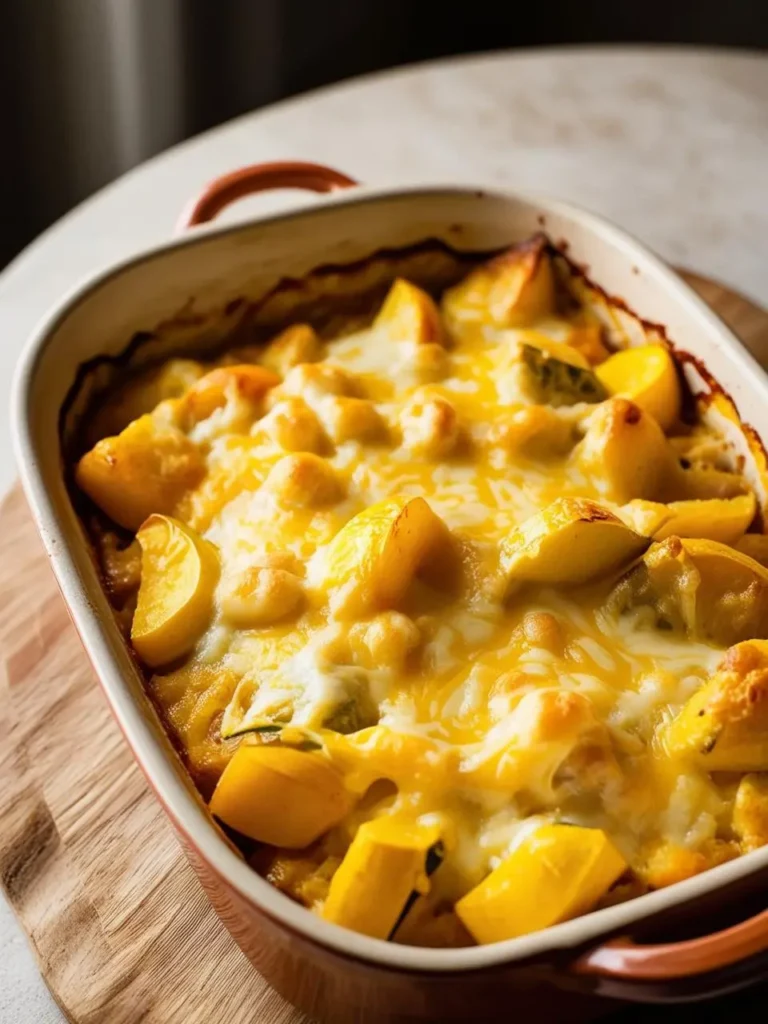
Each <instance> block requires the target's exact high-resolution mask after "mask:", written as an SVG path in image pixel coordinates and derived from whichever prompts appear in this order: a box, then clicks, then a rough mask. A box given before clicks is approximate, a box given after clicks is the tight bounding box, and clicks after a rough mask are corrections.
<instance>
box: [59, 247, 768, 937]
mask: <svg viewBox="0 0 768 1024" xmlns="http://www.w3.org/2000/svg"><path fill="white" fill-rule="evenodd" d="M596 297H597V298H599V292H598V291H597V290H596V289H594V288H593V286H591V285H590V284H589V282H588V281H587V280H586V278H584V277H583V276H582V275H581V274H580V273H578V272H576V270H575V268H573V267H571V266H570V264H568V262H567V260H565V258H564V257H563V256H562V255H561V254H560V253H558V251H557V250H556V249H555V248H554V247H553V246H552V244H551V243H550V242H549V241H548V240H547V239H546V238H545V237H544V236H543V235H538V236H535V237H534V238H532V239H530V240H529V241H527V242H526V243H524V244H521V245H517V246H515V247H513V248H512V249H510V250H508V251H506V252H504V253H501V254H499V255H497V256H495V257H494V258H493V259H491V260H489V261H487V262H483V263H479V264H478V265H477V266H475V267H474V268H473V269H471V270H470V271H469V273H468V274H466V275H465V276H464V277H463V278H462V279H461V280H459V281H458V282H456V283H453V284H451V286H450V287H448V288H446V289H444V290H443V291H442V292H440V293H435V294H434V295H433V294H430V293H429V292H428V291H427V290H424V289H422V288H421V287H419V285H417V284H416V283H414V282H412V281H410V280H407V279H405V278H398V279H396V280H395V281H394V283H392V285H391V288H390V289H389V291H388V293H387V295H386V297H385V298H384V301H383V303H381V304H380V306H379V308H378V309H377V310H376V311H375V315H374V316H373V319H372V320H371V319H370V317H369V318H368V320H367V321H365V322H357V323H353V324H352V323H351V324H348V325H347V326H346V327H345V328H344V329H342V330H338V329H337V330H334V331H331V332H325V333H322V332H321V333H318V331H317V330H316V329H315V327H314V326H312V325H311V324H310V323H301V322H295V323H291V324H288V325H287V326H285V328H284V329H283V330H281V331H280V332H279V333H278V334H277V335H276V336H275V337H273V338H272V339H271V340H270V341H269V342H268V343H266V344H258V345H256V344H252V345H241V346H239V347H235V348H233V347H229V348H228V349H226V350H225V351H224V354H223V355H222V354H219V355H218V356H217V357H216V358H215V359H211V360H200V359H180V358H179V359H172V360H167V361H165V362H164V363H162V364H161V365H158V366H156V367H154V368H151V369H149V370H145V371H144V372H142V373H141V374H139V375H137V376H135V377H133V378H132V379H130V380H128V381H127V382H126V383H125V384H124V386H123V387H122V388H121V389H120V391H119V392H118V393H116V394H114V395H113V396H112V397H111V398H110V399H109V400H108V401H106V402H104V403H103V404H102V406H101V408H100V409H99V410H97V411H96V413H95V414H94V417H93V419H92V422H91V423H90V424H89V428H88V429H89V435H90V438H91V442H90V443H89V448H88V450H87V451H86V452H85V454H83V455H82V457H81V458H80V459H79V461H78V463H77V466H76V470H75V481H76V486H77V487H78V488H79V489H80V491H81V492H82V493H83V494H84V495H85V496H87V498H88V500H89V502H90V503H91V505H90V506H88V507H85V508H84V517H85V519H86V521H87V524H88V528H89V531H90V534H91V537H92V539H93V542H94V548H95V551H96V554H97V557H98V560H99V564H100V568H101V571H102V575H103V578H104V581H105V585H106V587H107V590H108V593H109V596H110V600H111V603H112V605H113V607H114V609H115V613H116V615H117V617H118V620H119V622H120V623H121V625H122V626H123V628H124V630H125V633H126V635H127V636H129V637H130V641H131V645H132V648H133V650H134V652H135V654H136V656H137V658H138V660H139V662H140V663H141V665H142V666H143V668H144V669H145V679H146V688H147V692H148V694H149V696H150V698H151V700H152V701H153V703H154V705H155V706H156V708H157V709H158V711H159V713H160V715H161V717H162V719H163V721H164V723H165V725H166V727H167V729H168V730H169V732H170V734H171V736H172V738H173V739H174V741H175V744H176V746H177V749H178V750H179V753H180V754H181V756H182V757H183V759H184V761H185V763H186V765H187V767H188V768H189V771H190V773H191V775H192V777H193V779H194V780H195V782H196V784H197V786H198V788H199V790H200V792H201V794H202V796H203V797H204V799H205V800H206V801H207V802H208V803H209V807H210V810H211V813H212V814H213V816H214V818H215V819H216V820H217V821H218V822H219V823H220V825H221V826H222V827H223V828H224V829H225V830H226V832H227V834H228V835H229V837H230V838H231V839H232V840H233V842H235V843H236V844H237V846H238V847H239V849H240V850H241V852H242V853H243V856H245V857H246V858H247V859H248V860H249V862H250V863H251V864H252V865H253V866H254V868H255V869H256V870H258V871H259V872H260V873H261V874H263V875H264V876H265V877H266V878H267V879H269V880H270V881H271V882H272V883H273V884H274V885H275V886H277V887H278V888H279V889H281V890H283V891H284V892H285V893H287V894H288V895H289V896H290V897H292V898H293V899H295V900H297V901H299V902H300V903H303V904H304V905H306V906H307V907H309V908H310V909H312V910H313V911H314V912H316V913H317V914H319V915H320V916H322V917H323V918H325V919H326V920H329V921H332V922H335V923H337V924H340V925H343V926H346V927H348V928H351V929H353V930H356V931H358V932H362V933H365V934H367V935H371V936H374V937H378V938H382V939H390V940H393V941H397V942H403V943H409V944H414V945H427V946H462V945H470V944H472V943H490V942H496V941H500V940H503V939H507V938H512V937H515V936H518V935H523V934H526V933H529V932H533V931H537V930H540V929H543V928H546V927H548V926H550V925H552V924H555V923H558V922H560V921H564V920H567V919H569V918H572V917H575V916H577V915H579V914H583V913H585V912H588V911H590V910H592V909H595V908H597V907H599V906H606V905H608V904H610V903H616V902H619V901H622V900H626V899H629V898H631V897H633V896H635V895H638V894H640V893H642V892H645V891H648V890H649V889H654V888H659V887H662V886H666V885H669V884H671V883H673V882H675V881H678V880H681V879H684V878H687V877H690V876H691V875H694V874H697V873H699V872H701V871H703V870H705V869H707V868H708V867H710V866H713V865H715V864H719V863H722V862H724V861H726V860H729V859H731V858H734V857H736V856H738V855H740V854H741V853H743V852H746V851H749V850H751V849H753V848H755V847H757V846H760V845H762V844H764V843H766V842H768V775H763V774H762V772H763V770H766V771H768V741H766V739H765V738H764V737H765V736H766V735H768V734H767V733H766V730H767V729H768V568H766V566H768V537H766V536H764V535H763V533H762V507H761V506H762V502H763V497H764V496H763V494H762V492H761V483H760V480H759V478H758V477H756V476H755V474H754V473H749V472H747V467H746V466H745V464H744V460H743V457H742V456H737V455H736V454H735V450H734V446H733V443H732V439H731V438H730V436H729V431H728V429H727V425H728V424H729V423H735V422H737V421H736V415H735V411H734V409H733V407H732V405H731V404H730V402H729V400H728V398H727V396H725V395H723V394H722V393H719V394H715V395H714V396H713V397H712V398H711V401H712V402H715V403H718V404H719V405H720V409H719V414H720V420H721V421H722V423H723V424H724V426H723V429H722V430H718V429H714V428H713V426H712V424H711V422H710V420H709V419H708V420H707V422H706V423H705V422H704V419H703V418H702V416H701V415H700V412H701V408H700V404H697V402H696V401H695V396H692V395H690V394H688V393H687V392H686V389H685V388H684V386H683V384H682V375H681V373H680V367H679V361H678V358H677V356H676V354H675V352H674V349H673V348H672V346H671V345H670V344H669V342H668V341H667V339H666V337H665V336H664V332H663V331H661V330H660V329H658V328H655V327H654V326H653V325H648V324H642V323H641V322H640V321H637V323H638V324H641V328H640V329H641V331H642V334H643V336H642V338H640V339H639V341H638V338H637V337H634V338H630V337H628V327H627V324H628V320H627V319H625V318H622V317H621V316H618V315H616V307H615V305H613V304H611V303H610V302H609V301H608V300H605V301H597V300H596ZM630 343H631V344H630ZM757 454H758V455H760V453H759V452H758V453H757Z"/></svg>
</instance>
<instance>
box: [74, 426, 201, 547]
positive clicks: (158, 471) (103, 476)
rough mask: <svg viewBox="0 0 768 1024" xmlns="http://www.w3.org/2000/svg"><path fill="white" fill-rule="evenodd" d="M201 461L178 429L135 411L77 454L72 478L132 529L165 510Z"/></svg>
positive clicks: (192, 480) (197, 476) (196, 474)
mask: <svg viewBox="0 0 768 1024" xmlns="http://www.w3.org/2000/svg"><path fill="white" fill-rule="evenodd" d="M204 474H205V462H204V460H203V457H202V455H201V454H200V452H199V450H198V448H197V445H195V444H193V443H192V441H190V440H189V438H188V437H186V436H185V435H184V434H183V433H182V432H181V431H180V430H176V429H175V428H173V427H160V426H159V425H158V424H156V423H155V421H154V419H153V418H152V416H151V415H149V414H147V415H146V416H140V417H139V418H138V419H137V420H134V421H133V423H131V424H129V425H128V426H127V427H126V428H125V430H123V431H122V433H120V434H118V435H117V436H116V437H105V438H104V439H103V440H101V441H99V442H97V444H96V445H95V446H94V447H93V448H92V449H91V451H89V452H88V453H87V454H86V455H84V456H83V457H82V459H80V462H79V463H78V465H77V470H76V471H75V479H76V480H77V484H78V486H79V487H81V488H82V489H83V490H84V491H85V493H86V494H87V495H88V497H89V498H91V499H92V500H93V501H94V502H95V503H96V504H97V505H98V506H99V508H100V509H102V510H103V511H104V512H106V513H107V515H108V516H109V517H110V518H111V519H114V521H115V522H116V523H119V524H120V525H121V526H125V527H126V528H127V529H129V530H138V528H139V527H140V526H141V524H142V523H143V522H144V520H145V519H146V518H147V516H150V515H152V513H153V512H160V513H164V514H166V515H167V514H170V513H171V512H173V510H174V509H175V508H176V505H177V504H178V503H179V501H180V500H181V498H182V497H183V495H184V494H185V493H186V492H187V491H188V490H191V489H192V488H193V487H195V486H197V484H198V483H199V482H200V481H201V480H202V478H203V476H204Z"/></svg>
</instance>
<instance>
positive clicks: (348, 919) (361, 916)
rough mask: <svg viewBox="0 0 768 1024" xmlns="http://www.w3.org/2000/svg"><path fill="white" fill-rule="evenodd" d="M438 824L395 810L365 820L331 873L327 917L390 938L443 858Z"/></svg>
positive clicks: (424, 891)
mask: <svg viewBox="0 0 768 1024" xmlns="http://www.w3.org/2000/svg"><path fill="white" fill-rule="evenodd" d="M442 858H443V849H442V843H441V842H440V833H439V830H438V828H437V827H436V826H425V825H419V824H417V823H415V822H411V821H408V820H403V819H401V818H397V817H395V816H385V817H381V818H375V819H374V820H373V821H367V822H365V823H364V824H362V825H361V826H360V828H359V829H358V830H357V834H356V835H355V838H354V840H353V841H352V845H351V846H350V848H349V850H348V851H347V854H346V856H345V857H344V860H343V861H342V862H341V865H340V867H339V869H338V870H337V872H336V874H335V875H334V876H333V880H332V881H331V886H330V889H329V891H328V898H327V899H326V901H325V905H324V906H323V917H324V918H325V920H326V921H331V922H333V923H334V924H339V925H342V926H343V927H345V928H351V929H352V931H356V932H360V933H361V934H363V935H370V936H372V937H373V938H376V939H388V938H391V937H392V935H393V933H394V932H395V931H396V929H397V927H398V925H399V924H400V922H401V921H402V920H403V918H404V917H405V915H406V914H407V913H408V911H409V910H410V908H411V906H412V904H413V902H414V901H415V900H416V899H417V898H418V896H419V895H423V894H424V893H426V892H428V891H429V876H430V875H431V874H432V873H433V872H434V871H435V870H436V869H437V867H438V866H439V865H440V863H441V862H442Z"/></svg>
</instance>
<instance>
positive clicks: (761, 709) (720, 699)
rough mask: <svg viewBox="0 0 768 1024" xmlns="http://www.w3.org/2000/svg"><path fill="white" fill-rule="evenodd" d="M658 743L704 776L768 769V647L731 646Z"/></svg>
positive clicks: (760, 642)
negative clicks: (694, 765) (709, 773)
mask: <svg viewBox="0 0 768 1024" xmlns="http://www.w3.org/2000/svg"><path fill="white" fill-rule="evenodd" d="M660 739H661V744H662V747H663V749H664V750H665V751H666V753H667V754H668V755H670V756H671V757H684V758H687V759H689V760H692V761H695V763H696V764H698V765H699V766H700V767H701V768H703V769H704V770H705V771H723V772H744V771H765V770H768V642H766V641H765V640H748V641H744V642H743V643H739V644H736V645H735V646H734V647H732V648H731V649H730V650H729V651H728V653H727V654H726V656H725V658H724V659H723V661H722V662H721V663H720V665H719V667H718V669H717V671H716V672H715V674H714V675H713V676H712V678H711V679H710V680H709V681H708V682H706V683H705V684H704V685H703V686H702V687H701V689H700V690H698V691H697V692H696V693H695V694H694V695H693V696H692V697H691V698H690V699H689V700H688V701H687V703H686V704H685V705H684V706H683V708H682V710H681V711H680V712H679V714H678V715H677V716H676V717H675V718H674V719H673V720H672V721H671V722H669V723H668V724H667V725H665V726H664V727H663V728H662V730H661V735H660Z"/></svg>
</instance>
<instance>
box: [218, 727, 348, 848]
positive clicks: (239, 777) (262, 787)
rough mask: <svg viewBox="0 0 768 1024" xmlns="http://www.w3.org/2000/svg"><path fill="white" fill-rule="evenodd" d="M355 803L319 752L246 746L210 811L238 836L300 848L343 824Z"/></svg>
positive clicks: (223, 780)
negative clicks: (238, 834)
mask: <svg viewBox="0 0 768 1024" xmlns="http://www.w3.org/2000/svg"><path fill="white" fill-rule="evenodd" d="M352 804H353V800H352V797H351V795H350V793H349V792H348V791H347V789H346V787H345V785H344V780H343V779H342V777H341V775H340V774H339V773H338V772H337V771H336V770H335V769H334V768H333V767H332V766H331V764H330V763H329V762H328V761H326V760H325V759H324V758H323V757H322V756H321V755H320V754H317V753H313V752H308V751H302V750H296V749H295V748H293V747H287V746H282V745H276V744H253V745H251V744H247V743H244V744H241V745H240V746H239V747H238V748H237V750H236V751H235V753H234V755H233V757H232V760H231V761H230V762H229V764H228V765H227V767H226V768H225V769H224V772H223V774H222V776H221V778H220V779H219V783H218V785H217V786H216V789H215V791H214V794H213V796H212V797H211V802H210V810H211V814H213V815H214V816H215V817H216V818H219V819H220V820H221V821H223V822H224V824H225V825H229V827H230V828H233V829H235V831H236V832H240V833H242V835H245V836H248V837H249V838H250V839H255V840H257V841H258V842H261V843H268V844H269V845H270V846H281V847H283V848H284V849H287V850H300V849H303V848H304V847H305V846H309V844H310V843H313V842H314V841H315V840H316V839H318V838H319V837H320V836H321V835H323V833H325V832H327V831H328V829H330V828H333V826H334V825H338V824H339V822H340V821H342V820H343V818H345V817H346V816H347V814H348V813H349V811H350V810H351V809H352Z"/></svg>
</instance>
